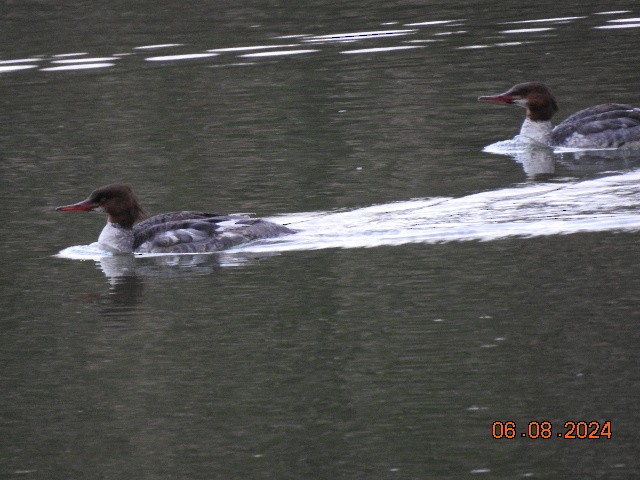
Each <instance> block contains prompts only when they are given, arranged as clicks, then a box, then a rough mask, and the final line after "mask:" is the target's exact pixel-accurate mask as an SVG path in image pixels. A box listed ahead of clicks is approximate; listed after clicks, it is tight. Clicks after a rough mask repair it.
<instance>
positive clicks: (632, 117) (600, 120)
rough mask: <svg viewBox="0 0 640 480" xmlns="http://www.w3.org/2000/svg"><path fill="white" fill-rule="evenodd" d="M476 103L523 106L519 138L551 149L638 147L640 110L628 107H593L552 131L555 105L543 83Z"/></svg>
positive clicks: (532, 83) (526, 86) (527, 84)
mask: <svg viewBox="0 0 640 480" xmlns="http://www.w3.org/2000/svg"><path fill="white" fill-rule="evenodd" d="M478 100H480V101H485V102H498V103H507V104H515V105H519V106H522V107H525V108H526V109H527V117H526V119H525V121H524V123H523V124H522V128H521V129H520V135H521V136H523V137H525V138H527V139H529V140H532V141H534V142H538V143H542V144H544V145H547V146H550V147H566V148H585V149H597V148H640V108H637V107H632V106H631V105H625V104H619V103H606V104H603V105H596V106H594V107H590V108H586V109H584V110H580V111H579V112H577V113H574V114H573V115H571V116H570V117H569V118H567V119H566V120H564V121H563V122H562V123H560V124H559V125H558V126H556V127H555V128H554V127H553V125H552V124H551V117H553V115H554V114H555V113H556V112H557V111H558V105H557V103H556V100H555V98H554V97H553V94H552V93H551V90H549V88H548V87H547V86H546V85H545V84H543V83H540V82H527V83H519V84H517V85H515V86H513V87H511V88H510V89H509V90H507V91H506V92H504V93H500V94H498V95H489V96H483V97H479V98H478Z"/></svg>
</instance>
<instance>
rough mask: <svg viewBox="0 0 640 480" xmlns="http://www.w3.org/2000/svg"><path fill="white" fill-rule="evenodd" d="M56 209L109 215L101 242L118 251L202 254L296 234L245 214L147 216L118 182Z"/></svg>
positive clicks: (129, 191) (125, 187) (196, 213)
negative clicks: (259, 240) (263, 239)
mask: <svg viewBox="0 0 640 480" xmlns="http://www.w3.org/2000/svg"><path fill="white" fill-rule="evenodd" d="M56 210H57V211H60V212H67V211H91V210H96V211H99V212H104V213H106V214H107V215H108V218H107V225H106V226H105V227H104V229H103V230H102V233H100V237H99V238H98V244H99V245H100V246H101V247H102V248H104V249H105V250H108V251H111V252H119V253H204V252H213V251H216V250H222V249H224V248H229V247H233V246H236V245H240V244H242V243H246V242H249V241H252V240H257V239H261V238H271V237H277V236H280V235H285V234H290V233H295V232H294V230H291V229H289V228H287V227H285V226H283V225H278V224H276V223H272V222H268V221H266V220H262V219H256V218H250V217H249V216H247V215H218V214H214V213H203V212H171V213H163V214H160V215H155V216H153V217H150V218H147V219H146V220H143V221H141V222H139V223H135V222H137V221H138V220H141V219H143V218H145V217H146V216H147V215H146V213H145V211H144V210H143V209H142V207H141V206H140V204H139V203H138V199H137V198H136V195H135V194H134V193H133V190H132V189H131V188H130V187H129V186H128V185H123V184H119V183H114V184H111V185H105V186H104V187H100V188H98V189H96V190H94V191H93V192H92V193H91V195H89V198H87V199H86V200H83V201H81V202H78V203H74V204H72V205H65V206H62V207H57V208H56Z"/></svg>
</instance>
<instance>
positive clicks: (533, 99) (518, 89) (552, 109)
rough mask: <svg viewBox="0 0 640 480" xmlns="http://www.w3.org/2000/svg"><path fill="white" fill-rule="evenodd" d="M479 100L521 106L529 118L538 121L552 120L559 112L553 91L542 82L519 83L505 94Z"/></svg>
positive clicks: (479, 98)
mask: <svg viewBox="0 0 640 480" xmlns="http://www.w3.org/2000/svg"><path fill="white" fill-rule="evenodd" d="M478 100H480V101H484V102H498V103H513V104H515V105H520V106H522V107H525V108H526V109H527V118H529V119H531V120H536V121H544V120H550V119H551V117H553V114H554V113H556V112H557V111H558V105H557V104H556V99H555V98H553V94H552V93H551V90H549V88H548V87H547V86H546V85H545V84H544V83H540V82H526V83H519V84H518V85H514V86H513V87H511V88H510V89H509V90H507V91H506V92H504V93H501V94H499V95H490V96H486V97H478Z"/></svg>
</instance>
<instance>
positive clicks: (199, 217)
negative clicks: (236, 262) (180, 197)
mask: <svg viewBox="0 0 640 480" xmlns="http://www.w3.org/2000/svg"><path fill="white" fill-rule="evenodd" d="M133 233H134V244H133V249H134V251H135V252H138V253H169V252H171V253H202V252H211V251H215V250H222V249H224V248H229V247H233V246H236V245H240V244H242V243H246V242H248V241H251V240H256V239H259V238H269V237H275V236H279V235H283V234H288V233H293V231H292V230H290V229H288V228H287V227H284V226H282V225H277V224H275V223H271V222H268V221H265V220H262V219H252V218H250V217H248V216H245V215H219V214H215V213H204V212H172V213H164V214H161V215H155V216H153V217H150V218H148V219H146V220H143V221H142V222H140V223H138V224H136V225H134V227H133Z"/></svg>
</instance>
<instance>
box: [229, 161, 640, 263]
mask: <svg viewBox="0 0 640 480" xmlns="http://www.w3.org/2000/svg"><path fill="white" fill-rule="evenodd" d="M271 220H273V221H275V222H278V223H284V224H287V225H288V226H290V227H292V228H295V229H299V230H300V231H299V233H297V234H295V235H291V236H288V237H281V238H278V239H271V240H268V241H263V242H259V243H254V244H250V245H246V246H244V247H240V248H238V249H235V251H242V252H249V251H251V252H276V251H289V250H314V249H322V248H362V247H376V246H382V245H402V244H407V243H441V242H453V241H457V242H460V241H470V240H479V241H491V240H498V239H503V238H506V237H514V236H518V237H535V236H542V235H566V234H572V233H578V232H601V231H635V230H640V170H638V171H634V172H630V173H626V174H623V175H616V176H611V177H604V178H600V179H596V180H590V181H584V182H577V183H568V184H566V183H563V184H557V183H541V184H527V185H522V186H518V187H513V188H506V189H502V190H496V191H490V192H482V193H477V194H474V195H469V196H466V197H461V198H431V199H416V200H410V201H406V202H396V203H390V204H384V205H375V206H372V207H365V208H360V209H356V210H350V211H339V212H316V213H303V214H292V215H285V216H280V217H275V218H272V219H271Z"/></svg>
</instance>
